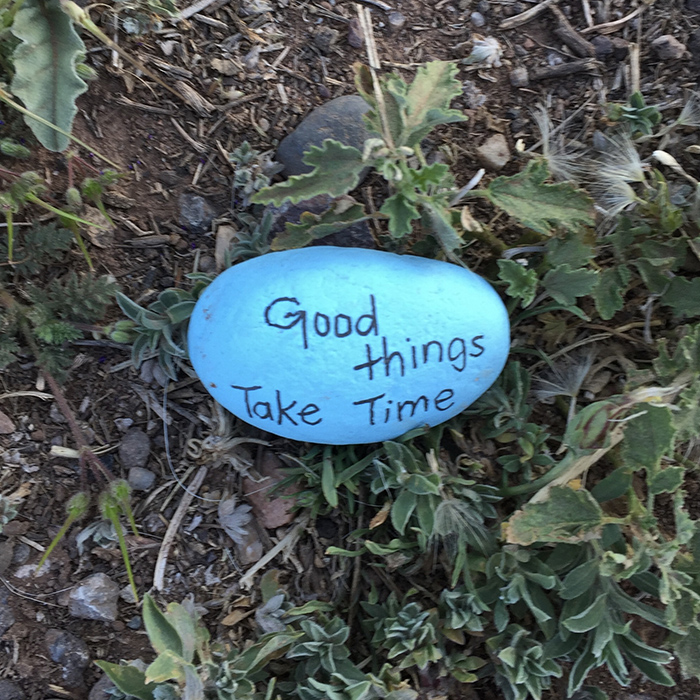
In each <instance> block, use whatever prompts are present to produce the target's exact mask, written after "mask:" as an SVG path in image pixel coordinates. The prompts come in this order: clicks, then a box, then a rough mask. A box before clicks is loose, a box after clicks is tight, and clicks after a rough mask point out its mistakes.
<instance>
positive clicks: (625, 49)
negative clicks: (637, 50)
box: [611, 36, 630, 61]
mask: <svg viewBox="0 0 700 700" xmlns="http://www.w3.org/2000/svg"><path fill="white" fill-rule="evenodd" d="M611 41H612V45H613V56H614V57H615V60H616V61H624V60H625V59H626V58H627V54H628V53H629V52H630V45H629V42H627V41H625V40H624V39H623V38H622V37H619V36H614V37H613V38H612V39H611Z"/></svg>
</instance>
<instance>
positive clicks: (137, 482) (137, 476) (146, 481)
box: [128, 467, 156, 491]
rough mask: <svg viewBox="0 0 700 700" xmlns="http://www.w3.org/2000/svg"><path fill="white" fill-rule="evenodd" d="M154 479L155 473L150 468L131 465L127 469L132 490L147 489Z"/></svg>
mask: <svg viewBox="0 0 700 700" xmlns="http://www.w3.org/2000/svg"><path fill="white" fill-rule="evenodd" d="M155 480H156V475H155V474H154V473H153V472H152V471H151V470H150V469H143V468H142V467H132V468H131V469H129V479H128V481H129V486H131V488H132V489H134V491H148V490H149V489H150V488H151V487H152V486H153V482H154V481H155Z"/></svg>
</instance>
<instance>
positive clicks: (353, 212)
mask: <svg viewBox="0 0 700 700" xmlns="http://www.w3.org/2000/svg"><path fill="white" fill-rule="evenodd" d="M341 201H342V200H341ZM366 218H367V214H366V212H365V210H364V207H363V206H362V205H361V204H358V203H357V202H356V203H355V204H353V205H351V206H350V207H349V208H347V209H345V210H343V211H340V212H338V211H337V207H333V206H332V207H330V208H329V209H327V210H326V211H324V212H322V213H321V214H313V213H312V212H310V211H305V212H303V213H302V214H301V216H300V217H299V223H298V224H293V223H287V224H286V228H285V231H284V232H283V233H280V234H279V235H278V236H276V237H275V238H274V240H273V241H272V244H271V246H270V247H271V249H272V250H290V249H292V248H303V247H304V246H306V245H308V244H309V243H311V241H314V240H317V239H318V238H323V237H324V236H329V235H330V234H332V233H336V232H338V231H342V230H343V229H346V228H348V227H349V226H352V225H353V224H356V223H357V222H358V221H363V220H364V219H366Z"/></svg>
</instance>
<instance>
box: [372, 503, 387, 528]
mask: <svg viewBox="0 0 700 700" xmlns="http://www.w3.org/2000/svg"><path fill="white" fill-rule="evenodd" d="M390 512H391V501H387V502H386V503H385V504H384V505H383V506H382V509H381V510H380V511H379V512H378V513H377V514H376V515H375V516H374V517H373V518H372V519H371V520H370V521H369V529H370V530H374V528H375V527H379V526H380V525H381V524H382V523H383V522H384V521H385V520H386V519H387V517H388V516H389V513H390Z"/></svg>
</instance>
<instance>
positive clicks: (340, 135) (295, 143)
mask: <svg viewBox="0 0 700 700" xmlns="http://www.w3.org/2000/svg"><path fill="white" fill-rule="evenodd" d="M368 109H369V105H368V104H367V103H366V102H365V101H364V100H363V99H362V98H361V97H360V96H359V95H344V96H343V97H336V99H334V100H331V101H330V102H326V103H325V104H323V105H321V106H320V107H317V108H316V109H314V110H313V112H311V114H309V116H308V117H306V119H304V120H303V121H302V122H301V123H300V124H299V126H297V128H296V129H294V131H292V133H291V134H289V136H286V137H285V138H284V139H283V140H282V142H281V143H280V145H279V148H278V149H277V155H276V157H275V160H277V161H279V162H280V163H282V164H283V165H284V171H283V172H284V174H285V175H287V176H289V175H302V174H303V173H309V172H311V171H312V170H313V168H312V167H311V166H310V165H306V163H303V162H302V158H303V156H304V152H305V151H308V150H309V148H311V146H320V145H321V144H322V143H323V141H324V139H335V140H336V141H340V142H341V143H344V144H345V145H346V146H354V147H355V148H358V149H360V150H362V147H363V145H364V143H365V141H366V140H367V139H368V138H369V137H370V134H369V132H368V131H367V129H366V128H365V125H364V122H363V121H362V115H363V114H364V113H365V112H366V111H367V110H368Z"/></svg>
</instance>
